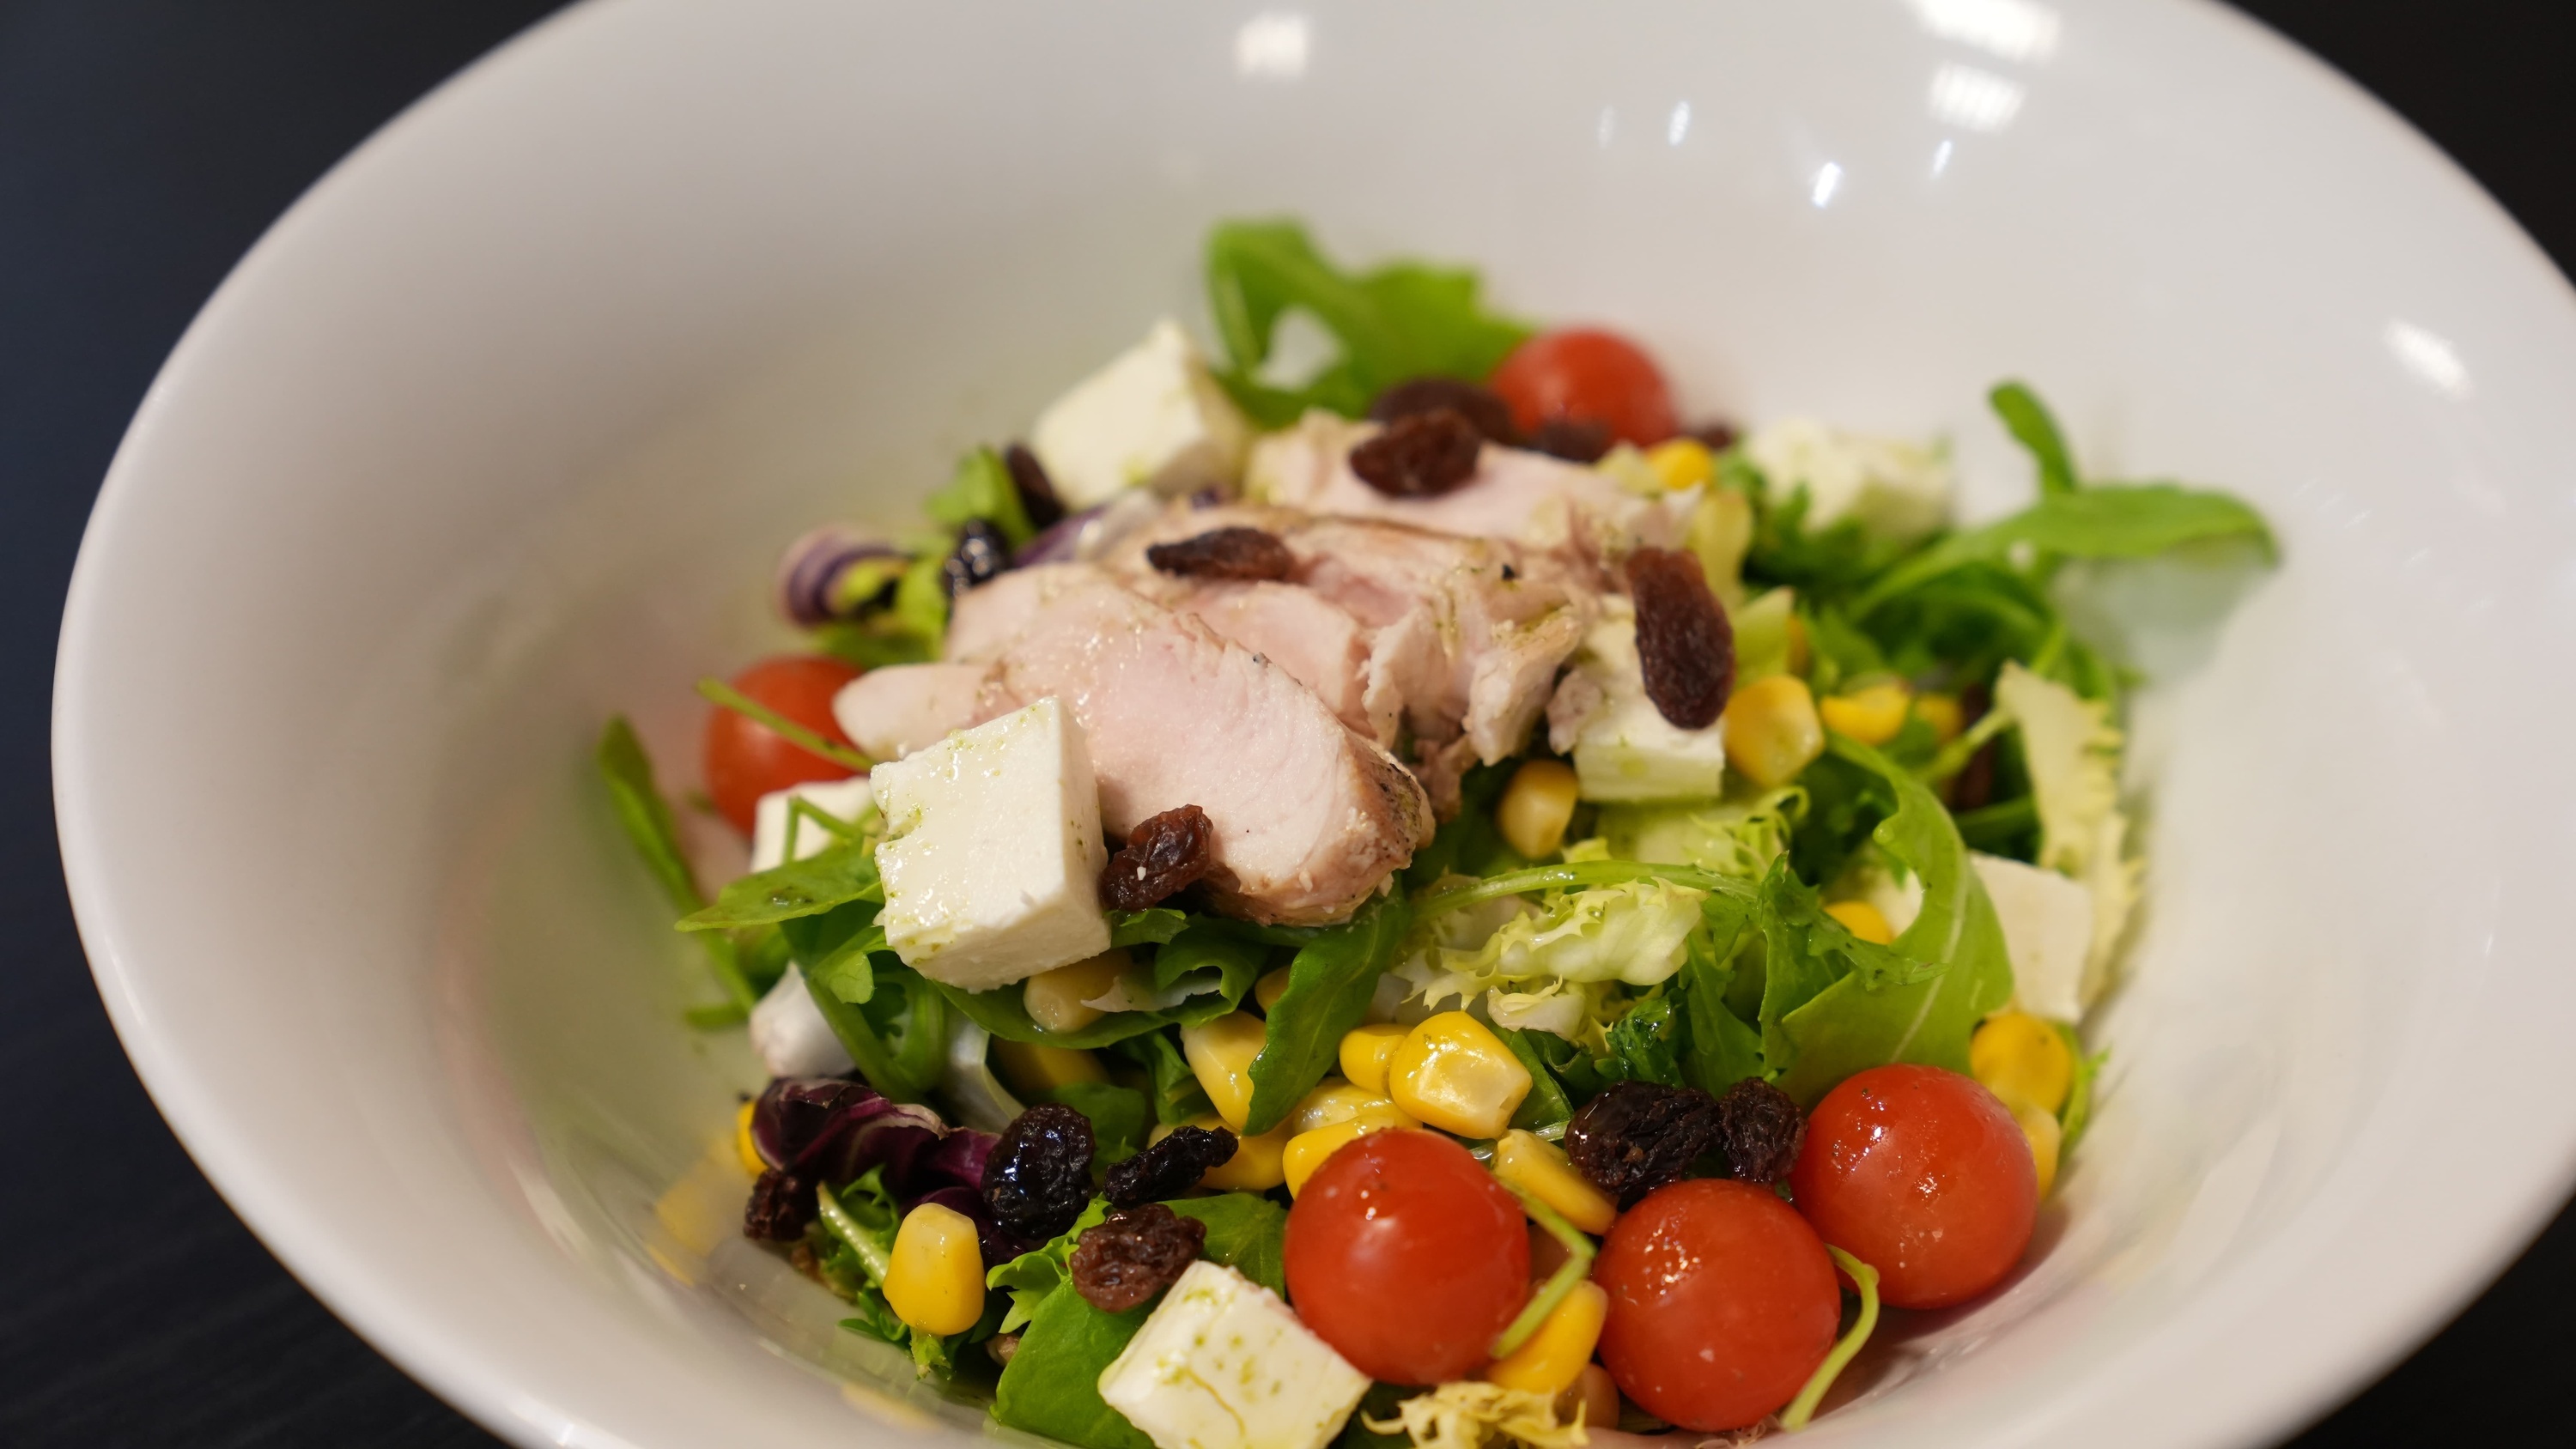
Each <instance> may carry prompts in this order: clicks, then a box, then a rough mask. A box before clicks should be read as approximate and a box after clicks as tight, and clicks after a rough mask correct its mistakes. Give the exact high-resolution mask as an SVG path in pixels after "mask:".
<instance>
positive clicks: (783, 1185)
mask: <svg viewBox="0 0 2576 1449" xmlns="http://www.w3.org/2000/svg"><path fill="white" fill-rule="evenodd" d="M821 1211H822V1208H821V1206H820V1205H819V1204H817V1203H816V1202H815V1201H814V1179H812V1178H810V1177H804V1176H801V1175H799V1174H797V1173H793V1172H785V1171H782V1170H780V1169H778V1168H775V1167H773V1168H771V1169H769V1170H768V1171H767V1172H764V1173H762V1174H761V1175H760V1178H759V1180H758V1181H756V1182H754V1183H753V1184H752V1185H751V1201H750V1202H748V1203H746V1204H744V1205H743V1209H742V1235H743V1236H744V1237H746V1238H758V1239H760V1240H761V1241H763V1242H770V1243H792V1242H794V1241H796V1240H797V1239H798V1238H801V1237H803V1236H805V1225H806V1224H807V1223H810V1222H812V1221H814V1216H815V1214H817V1213H819V1212H821Z"/></svg>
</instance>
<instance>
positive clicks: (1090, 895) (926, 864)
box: [875, 699, 1109, 991]
mask: <svg viewBox="0 0 2576 1449" xmlns="http://www.w3.org/2000/svg"><path fill="white" fill-rule="evenodd" d="M875 779H876V795H877V805H878V808H879V809H880V810H882V811H884V812H885V824H886V838H885V841H884V843H883V844H880V845H879V846H878V847H877V872H878V874H880V875H882V876H883V877H884V878H885V909H884V910H883V911H881V912H879V913H878V915H877V921H878V923H879V924H880V925H882V926H884V927H885V933H886V944H887V946H888V947H890V948H891V949H892V950H893V951H894V953H895V954H896V955H898V956H901V957H902V958H903V963H904V964H905V965H907V966H910V967H911V968H913V969H914V970H916V971H919V972H920V973H921V974H922V975H924V976H927V977H930V978H931V979H932V980H934V981H944V982H947V983H948V984H949V985H951V986H957V987H962V988H964V989H965V990H968V991H985V990H989V989H991V988H993V987H996V986H1006V985H1009V984H1010V983H1011V982H1014V981H1019V980H1023V979H1025V978H1027V977H1030V976H1034V975H1036V974H1037V973H1039V972H1041V971H1045V970H1049V969H1051V968H1053V967H1057V966H1062V965H1064V964H1065V963H1067V962H1069V961H1080V960H1082V959H1084V958H1085V957H1089V956H1097V955H1099V954H1100V953H1101V952H1103V951H1106V950H1108V949H1109V920H1108V918H1107V917H1106V916H1104V915H1103V914H1101V910H1100V893H1099V892H1100V872H1101V871H1102V870H1103V869H1104V868H1105V867H1106V866H1107V865H1108V863H1109V852H1108V850H1107V848H1106V847H1105V846H1103V844H1102V843H1101V837H1100V792H1099V789H1098V787H1097V786H1096V785H1094V784H1093V783H1092V777H1091V755H1090V752H1089V751H1088V750H1086V749H1085V748H1084V747H1083V740H1082V726H1081V725H1080V724H1079V723H1078V722H1076V721H1075V720H1074V718H1073V716H1072V715H1071V714H1069V713H1067V712H1066V710H1065V708H1064V706H1063V704H1062V703H1060V702H1058V701H1057V700H1054V699H1042V700H1039V701H1038V702H1037V703H1035V704H1033V705H1030V706H1029V707H1028V708H1026V709H1023V710H1019V711H1017V712H1015V713H1012V714H1006V715H1004V716H1002V717H1001V718H1000V719H997V720H993V721H991V722H990V723H987V724H981V725H977V726H976V727H975V728H973V729H971V730H960V731H958V732H957V733H956V734H953V735H950V736H949V737H948V738H946V739H944V740H942V741H940V742H939V743H938V744H935V745H932V746H930V747H929V748H927V749H922V750H916V751H914V752H913V753H912V754H910V755H907V756H905V757H904V758H903V759H900V760H896V761H892V762H890V763H886V764H881V765H879V766H877V768H876V774H875Z"/></svg>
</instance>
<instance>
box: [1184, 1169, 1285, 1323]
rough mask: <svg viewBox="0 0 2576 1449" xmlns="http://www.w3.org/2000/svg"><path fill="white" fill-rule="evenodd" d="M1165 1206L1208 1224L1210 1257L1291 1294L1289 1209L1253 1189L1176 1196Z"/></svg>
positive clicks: (1280, 1293)
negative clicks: (1289, 1285) (1195, 1195)
mask: <svg viewBox="0 0 2576 1449" xmlns="http://www.w3.org/2000/svg"><path fill="white" fill-rule="evenodd" d="M1164 1206H1165V1207H1168V1208H1170V1209H1171V1210H1172V1211H1174V1212H1176V1213H1179V1214H1180V1215H1181V1216H1182V1217H1185V1218H1197V1219H1198V1220H1199V1221H1200V1222H1203V1223H1205V1224H1207V1247H1206V1249H1205V1252H1206V1254H1207V1257H1208V1259H1209V1261H1211V1262H1216V1263H1222V1264H1224V1265H1225V1266H1227V1267H1229V1268H1232V1269H1233V1270H1234V1271H1236V1272H1238V1273H1241V1274H1242V1275H1243V1276H1244V1277H1246V1278H1249V1279H1251V1280H1252V1281H1253V1282H1255V1283H1258V1284H1260V1285H1261V1286H1262V1287H1264V1288H1267V1289H1269V1290H1270V1291H1271V1292H1273V1293H1276V1294H1278V1295H1279V1296H1280V1297H1282V1298H1285V1297H1287V1296H1288V1210H1287V1209H1286V1208H1283V1207H1281V1206H1280V1205H1279V1204H1277V1203H1275V1202H1272V1201H1271V1200H1270V1199H1268V1198H1266V1197H1262V1196H1260V1195H1258V1194H1256V1193H1249V1192H1228V1193H1220V1194H1218V1195H1217V1196H1215V1197H1183V1198H1174V1199H1172V1200H1171V1201H1170V1202H1168V1203H1165V1204H1164Z"/></svg>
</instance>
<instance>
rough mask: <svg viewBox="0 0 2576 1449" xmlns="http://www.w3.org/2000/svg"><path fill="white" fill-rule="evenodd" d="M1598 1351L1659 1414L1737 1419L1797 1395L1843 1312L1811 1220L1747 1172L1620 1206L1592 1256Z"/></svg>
mask: <svg viewBox="0 0 2576 1449" xmlns="http://www.w3.org/2000/svg"><path fill="white" fill-rule="evenodd" d="M1592 1281H1593V1282H1595V1283H1598V1284H1600V1285H1601V1286H1602V1287H1603V1288H1604V1289H1605V1290H1607V1291H1608V1292H1609V1294H1610V1317H1609V1320H1608V1321H1607V1322H1606V1323H1604V1324H1603V1325H1602V1329H1601V1362H1602V1363H1603V1364H1604V1365H1606V1366H1607V1367H1608V1368H1609V1370H1610V1377H1611V1378H1613V1379H1615V1380H1617V1381H1618V1384H1619V1392H1621V1393H1623V1394H1626V1395H1627V1396H1628V1397H1629V1398H1631V1399H1634V1400H1635V1401H1636V1402H1637V1404H1638V1406H1639V1407H1641V1408H1643V1409H1644V1410H1645V1411H1646V1412H1647V1413H1649V1414H1652V1415H1654V1416H1655V1417H1656V1418H1658V1419H1663V1420H1666V1421H1667V1422H1670V1423H1674V1424H1679V1425H1681V1426H1682V1427H1683V1428H1685V1429H1693V1430H1697V1431H1699V1432H1702V1433H1713V1432H1715V1431H1717V1430H1721V1429H1741V1428H1743V1427H1744V1426H1745V1425H1747V1424H1751V1423H1755V1422H1758V1421H1759V1420H1760V1419H1761V1418H1762V1416H1763V1415H1765V1414H1768V1413H1770V1412H1771V1411H1772V1410H1774V1409H1777V1408H1779V1407H1780V1406H1781V1405H1783V1404H1786V1403H1787V1402H1789V1401H1790V1400H1791V1399H1793V1398H1796V1397H1797V1396H1798V1390H1799V1389H1801V1388H1804V1387H1805V1386H1806V1383H1807V1379H1808V1377H1809V1376H1810V1375H1812V1374H1814V1373H1815V1371H1816V1365H1818V1364H1820V1363H1823V1362H1824V1361H1825V1354H1826V1353H1827V1352H1828V1351H1830V1350H1831V1349H1832V1348H1833V1346H1834V1329H1835V1328H1836V1327H1837V1326H1839V1324H1840V1321H1841V1318H1842V1308H1843V1300H1842V1293H1841V1291H1840V1290H1839V1289H1838V1288H1836V1287H1835V1285H1834V1262H1833V1259H1831V1258H1828V1257H1826V1256H1825V1245H1824V1243H1823V1242H1822V1241H1821V1240H1820V1239H1818V1238H1817V1237H1816V1230H1815V1229H1813V1228H1811V1227H1809V1226H1807V1223H1806V1220H1805V1219H1803V1218H1801V1217H1799V1216H1798V1215H1797V1213H1795V1212H1793V1211H1791V1210H1790V1208H1789V1205H1788V1204H1787V1203H1784V1202H1782V1201H1780V1199H1779V1197H1778V1196H1777V1195H1776V1194H1774V1193H1772V1192H1770V1191H1768V1190H1766V1189H1763V1188H1758V1187H1755V1186H1753V1185H1751V1184H1750V1183H1742V1182H1729V1181H1726V1180H1724V1179H1721V1178H1708V1177H1702V1178H1693V1179H1690V1180H1688V1181H1685V1182H1676V1183H1673V1184H1671V1185H1670V1186H1667V1187H1660V1188H1657V1189H1655V1190H1654V1191H1653V1192H1651V1193H1648V1194H1647V1195H1646V1199H1645V1201H1643V1202H1640V1203H1638V1204H1637V1205H1636V1206H1635V1207H1633V1208H1630V1209H1629V1210H1628V1211H1626V1212H1624V1213H1622V1214H1620V1215H1619V1221H1618V1222H1616V1223H1614V1224H1612V1225H1611V1228H1610V1237H1609V1239H1608V1240H1607V1241H1605V1242H1604V1243H1602V1245H1601V1256H1600V1257H1599V1258H1598V1259H1596V1260H1595V1261H1594V1262H1593V1265H1592Z"/></svg>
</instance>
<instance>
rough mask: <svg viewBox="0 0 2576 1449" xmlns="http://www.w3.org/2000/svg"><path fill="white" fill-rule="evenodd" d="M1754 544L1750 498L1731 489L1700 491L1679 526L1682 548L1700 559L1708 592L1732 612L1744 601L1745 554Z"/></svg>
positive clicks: (1751, 502)
mask: <svg viewBox="0 0 2576 1449" xmlns="http://www.w3.org/2000/svg"><path fill="white" fill-rule="evenodd" d="M1752 546H1753V501H1752V500H1751V499H1749V498H1747V497H1745V496H1744V494H1743V493H1742V492H1741V491H1740V490H1737V489H1734V488H1712V489H1710V490H1709V491H1708V492H1706V493H1704V494H1702V495H1701V496H1700V500H1699V506H1698V507H1697V508H1694V509H1692V510H1691V516H1690V522H1688V523H1686V524H1684V525H1682V547H1683V548H1685V549H1688V550H1689V551H1690V553H1691V556H1692V557H1694V558H1696V559H1698V560H1699V571H1700V573H1701V574H1702V575H1703V576H1705V577H1706V578H1707V579H1708V588H1709V592H1710V593H1713V594H1715V595H1717V601H1718V602H1719V603H1721V604H1724V605H1725V606H1726V607H1727V609H1728V610H1730V611H1732V610H1734V609H1735V608H1736V607H1738V606H1739V605H1741V604H1742V603H1743V602H1744V554H1745V551H1746V550H1747V549H1750V548H1751V547H1752Z"/></svg>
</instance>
